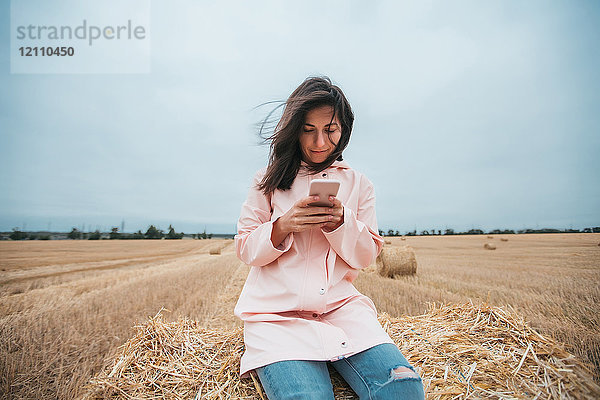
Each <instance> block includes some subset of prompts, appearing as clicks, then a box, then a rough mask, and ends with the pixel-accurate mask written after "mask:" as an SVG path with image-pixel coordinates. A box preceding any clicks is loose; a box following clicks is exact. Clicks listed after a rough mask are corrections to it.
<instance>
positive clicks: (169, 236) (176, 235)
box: [165, 224, 183, 239]
mask: <svg viewBox="0 0 600 400" xmlns="http://www.w3.org/2000/svg"><path fill="white" fill-rule="evenodd" d="M182 237H183V232H181V233H177V232H175V228H173V227H172V226H171V224H169V232H168V233H167V236H166V237H165V238H166V239H181V238H182Z"/></svg>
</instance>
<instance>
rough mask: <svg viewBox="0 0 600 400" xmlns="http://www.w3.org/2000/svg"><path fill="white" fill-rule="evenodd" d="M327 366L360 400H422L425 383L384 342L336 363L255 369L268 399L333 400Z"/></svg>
mask: <svg viewBox="0 0 600 400" xmlns="http://www.w3.org/2000/svg"><path fill="white" fill-rule="evenodd" d="M327 363H331V365H332V366H333V367H334V368H335V369H336V370H337V371H338V372H339V373H340V375H341V376H342V377H343V378H344V380H345V381H346V382H348V384H349V385H350V387H351V388H352V389H353V390H354V391H355V392H356V394H358V396H359V397H360V400H366V399H403V400H423V399H424V398H425V394H424V392H423V383H422V382H421V377H420V376H419V375H418V374H417V373H416V372H414V370H413V367H412V366H411V365H410V364H409V363H408V361H407V360H406V358H404V356H403V355H402V353H401V352H400V350H398V348H397V347H396V346H395V345H394V344H392V343H383V344H380V345H377V346H374V347H371V348H370V349H367V350H365V351H362V352H360V353H357V354H354V355H353V356H350V357H347V358H342V359H341V360H337V361H308V360H289V361H278V362H275V363H272V364H268V365H265V366H264V367H260V368H257V369H256V373H257V374H258V377H259V379H260V382H261V384H262V386H263V389H264V390H265V392H266V394H267V397H268V398H269V400H291V399H302V400H333V399H334V397H333V387H332V384H331V378H330V376H329V371H328V370H327Z"/></svg>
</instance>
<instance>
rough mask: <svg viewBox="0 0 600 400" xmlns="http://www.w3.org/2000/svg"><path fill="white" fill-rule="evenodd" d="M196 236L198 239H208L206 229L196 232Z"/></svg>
mask: <svg viewBox="0 0 600 400" xmlns="http://www.w3.org/2000/svg"><path fill="white" fill-rule="evenodd" d="M196 237H197V238H198V239H208V235H207V234H206V229H205V230H204V232H202V233H199V234H197V235H196Z"/></svg>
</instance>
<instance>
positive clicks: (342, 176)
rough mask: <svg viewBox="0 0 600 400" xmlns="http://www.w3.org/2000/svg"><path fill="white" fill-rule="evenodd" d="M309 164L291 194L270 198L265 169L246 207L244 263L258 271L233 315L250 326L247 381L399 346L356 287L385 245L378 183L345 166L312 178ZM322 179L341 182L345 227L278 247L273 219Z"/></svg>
mask: <svg viewBox="0 0 600 400" xmlns="http://www.w3.org/2000/svg"><path fill="white" fill-rule="evenodd" d="M306 165H307V164H306V163H305V162H304V161H302V164H301V167H300V171H299V172H298V175H297V176H296V179H295V180H294V182H293V184H292V187H291V188H290V189H289V190H285V191H282V190H275V192H274V193H273V194H272V195H271V196H265V195H264V194H263V193H262V192H260V191H259V190H258V189H256V184H257V183H258V182H260V181H261V179H262V177H263V176H264V174H265V172H266V168H263V169H261V170H260V171H258V172H257V173H256V175H255V176H254V182H253V185H252V187H251V188H250V190H249V192H248V198H247V199H246V202H245V203H244V204H243V206H242V210H241V215H240V219H239V221H238V225H237V230H238V234H237V235H236V236H235V245H236V251H237V255H238V257H239V258H240V260H242V261H243V262H244V263H246V264H248V265H250V266H252V268H251V270H250V273H249V274H248V278H247V279H246V283H245V285H244V288H243V289H242V293H241V294H240V297H239V299H238V302H237V304H236V306H235V310H234V314H235V315H236V316H237V317H239V318H240V319H241V320H243V321H244V343H245V352H244V354H243V356H242V359H241V365H240V375H241V377H242V378H246V377H248V376H249V373H250V372H252V370H253V369H255V368H258V367H261V366H264V365H267V364H270V363H273V362H276V361H282V360H329V361H334V360H338V359H340V358H343V357H348V356H351V355H353V354H356V353H358V352H361V351H363V350H366V349H368V348H371V347H372V346H375V345H378V344H381V343H394V342H393V341H392V339H391V338H390V337H389V336H388V334H387V333H386V332H385V331H384V330H383V328H382V327H381V325H380V324H379V322H378V321H377V310H376V309H375V305H374V304H373V302H372V301H371V299H370V298H368V297H367V296H365V295H363V294H361V293H360V292H359V291H358V290H357V289H356V288H355V287H354V285H353V284H352V281H354V279H355V278H356V276H357V275H358V272H359V270H360V269H362V268H365V267H367V266H368V265H369V264H371V263H372V262H374V260H375V258H376V257H377V255H378V254H379V252H380V251H381V248H382V246H383V239H382V238H381V236H379V234H378V229H377V219H376V217H375V192H374V189H373V185H372V183H371V182H370V181H369V180H368V179H367V178H366V177H365V176H364V175H362V174H360V173H359V172H357V171H355V170H353V169H351V168H350V166H349V165H348V164H347V163H346V162H344V161H335V162H334V163H333V164H332V165H331V166H330V167H329V168H327V169H326V170H324V171H322V172H320V173H319V174H313V175H308V171H307V169H306ZM317 178H320V179H324V178H325V179H337V180H339V181H341V185H340V189H339V193H338V195H337V198H338V199H339V200H340V201H341V202H342V204H343V207H344V222H343V224H342V225H340V226H339V227H338V228H337V229H335V230H334V231H332V232H325V231H323V230H322V229H321V228H319V227H316V228H313V229H310V230H306V231H303V232H300V233H290V234H289V235H288V236H287V237H286V238H285V240H284V241H283V242H282V243H281V244H280V245H279V246H277V247H274V246H273V243H272V242H271V231H272V229H273V222H274V221H275V220H276V219H277V218H279V217H280V216H281V215H283V214H284V213H286V212H287V211H288V210H289V209H290V208H291V207H292V206H293V205H294V203H295V202H296V201H298V200H299V199H300V198H302V197H306V196H308V188H309V184H310V181H311V180H313V179H317Z"/></svg>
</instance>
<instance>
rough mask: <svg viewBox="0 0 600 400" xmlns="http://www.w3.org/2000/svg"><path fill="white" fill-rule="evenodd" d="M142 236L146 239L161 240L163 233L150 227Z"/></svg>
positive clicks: (152, 226)
mask: <svg viewBox="0 0 600 400" xmlns="http://www.w3.org/2000/svg"><path fill="white" fill-rule="evenodd" d="M144 236H145V237H146V239H162V237H163V236H164V233H163V230H162V229H157V228H156V227H155V226H154V225H150V226H149V227H148V230H147V231H146V233H145V234H144Z"/></svg>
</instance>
